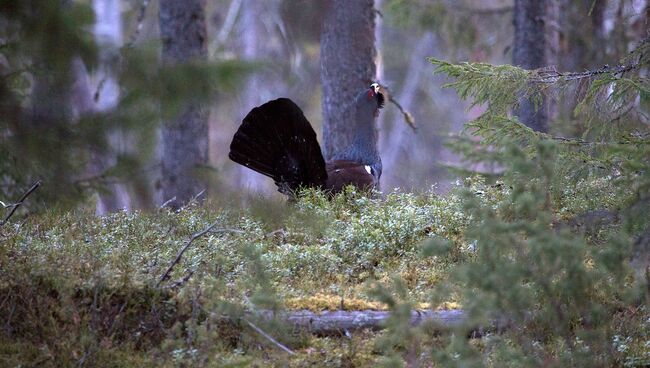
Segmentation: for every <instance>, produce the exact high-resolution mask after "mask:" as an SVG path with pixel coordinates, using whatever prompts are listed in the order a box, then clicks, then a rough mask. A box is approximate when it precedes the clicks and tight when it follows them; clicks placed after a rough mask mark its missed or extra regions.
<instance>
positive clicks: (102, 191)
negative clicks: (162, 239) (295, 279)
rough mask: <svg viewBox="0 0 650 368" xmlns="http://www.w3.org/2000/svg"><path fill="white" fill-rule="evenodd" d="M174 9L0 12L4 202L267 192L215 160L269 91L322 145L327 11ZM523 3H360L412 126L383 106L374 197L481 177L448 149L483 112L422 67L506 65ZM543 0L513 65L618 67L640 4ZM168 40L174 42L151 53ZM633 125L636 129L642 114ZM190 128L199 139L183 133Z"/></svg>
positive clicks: (637, 27) (285, 3)
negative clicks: (527, 46)
mask: <svg viewBox="0 0 650 368" xmlns="http://www.w3.org/2000/svg"><path fill="white" fill-rule="evenodd" d="M173 3H174V2H173V1H162V2H159V1H148V0H137V1H136V0H93V1H81V0H80V1H71V0H68V1H63V0H62V1H36V0H33V1H5V0H3V1H1V2H0V4H1V5H0V75H1V76H2V84H1V85H0V98H1V100H2V105H0V108H1V111H0V116H1V117H0V124H1V125H0V129H1V131H2V135H0V139H1V142H2V144H1V148H0V155H1V157H2V160H1V162H0V198H2V200H3V201H5V202H10V201H11V199H12V198H17V197H18V196H19V195H20V193H22V192H24V191H25V189H26V188H28V187H29V185H30V184H31V183H32V182H33V181H34V180H37V179H40V180H42V181H43V183H44V185H43V187H42V188H41V189H39V192H40V193H39V196H38V204H37V203H31V204H30V205H31V206H32V207H34V206H36V205H38V206H41V207H51V206H54V205H56V206H64V207H69V206H71V205H75V204H78V203H80V202H83V203H90V202H88V201H89V200H94V201H95V202H96V203H97V213H99V214H103V213H107V212H112V211H115V210H116V209H120V208H126V209H131V208H152V207H157V206H160V205H161V204H163V203H165V202H167V201H169V200H171V199H173V198H175V197H176V194H178V195H179V196H180V197H183V199H184V200H187V199H188V198H187V197H188V196H191V195H190V194H187V193H190V192H192V193H193V194H192V195H194V196H196V195H199V196H202V195H206V193H209V195H210V196H223V197H226V196H227V194H226V193H230V192H238V193H257V192H261V193H263V194H264V195H268V196H270V195H274V194H273V193H274V192H275V186H274V185H273V183H272V181H271V180H267V178H265V177H262V176H261V175H258V174H256V173H254V172H252V171H250V170H248V169H245V168H243V167H241V166H239V165H235V164H233V163H232V162H231V161H230V160H228V158H227V152H228V145H229V142H230V139H231V138H232V135H233V133H234V131H235V130H236V128H237V127H238V125H239V124H240V122H241V119H242V118H243V116H244V115H245V114H246V113H247V112H248V111H249V110H250V109H251V108H252V107H254V106H257V105H259V104H261V103H263V102H265V101H267V100H270V99H274V98H277V97H281V96H285V97H289V98H291V99H293V100H294V101H296V102H297V104H298V105H299V106H301V107H302V109H303V110H304V111H305V114H306V116H307V117H308V119H309V120H310V121H311V123H312V124H313V125H314V127H315V130H316V131H317V132H318V134H319V140H320V141H321V142H323V137H320V135H321V131H322V130H321V122H322V113H321V111H322V110H321V106H322V103H321V102H322V101H324V100H322V98H323V96H322V88H321V66H320V65H321V64H320V61H319V55H320V43H319V42H320V39H321V37H322V33H321V32H322V31H321V23H322V22H323V19H324V14H325V12H326V7H327V4H328V3H329V2H328V1H307V0H268V1H259V0H214V1H206V2H203V1H191V2H180V3H182V4H184V5H181V6H185V7H189V8H192V9H190V10H189V11H185V14H190V15H192V14H194V15H193V16H194V18H192V19H194V20H196V22H195V23H196V27H195V28H194V29H181V28H174V27H175V25H174V21H175V18H174V17H178V16H179V14H181V13H179V12H176V13H174V11H176V10H174V6H177V7H178V5H174V4H173ZM516 3H519V5H517V4H516ZM522 3H526V2H525V1H524V2H519V1H515V2H514V3H513V1H508V0H482V1H479V0H474V1H472V0H462V1H446V0H440V1H425V0H413V1H404V0H377V1H375V2H374V9H375V11H376V16H375V24H374V30H370V31H373V32H374V34H375V38H376V43H375V45H376V49H377V57H376V66H377V72H376V79H377V80H378V81H380V82H381V83H382V85H384V86H386V87H388V89H389V94H390V95H391V97H392V98H394V99H395V100H396V101H397V102H398V103H400V104H401V105H402V106H403V109H404V110H406V111H407V112H408V113H410V114H412V117H413V119H414V121H415V123H416V124H417V130H413V129H411V128H410V127H409V125H408V124H405V118H404V116H403V115H402V113H401V112H400V111H399V110H398V109H397V108H396V105H394V104H389V105H388V108H386V109H385V110H384V111H383V112H382V114H381V115H380V121H379V131H380V153H381V156H382V159H383V162H384V167H385V170H384V176H383V177H382V189H383V190H384V191H390V190H392V189H393V188H396V187H400V188H402V189H404V190H408V191H416V192H417V191H426V190H428V189H429V187H430V186H431V185H436V187H437V189H436V190H437V191H439V192H446V191H447V189H448V188H449V184H450V183H451V182H453V181H454V180H455V177H454V176H453V175H452V173H451V172H450V170H449V168H450V167H452V168H456V169H472V170H479V171H484V172H489V171H490V170H492V169H493V168H490V167H484V166H470V165H469V164H468V163H466V162H462V161H460V160H459V159H458V157H457V156H455V155H454V154H452V153H450V152H449V151H448V150H447V149H446V148H445V146H444V144H445V141H446V140H447V139H448V138H449V137H450V136H453V135H456V134H458V133H459V132H460V131H461V130H462V126H463V123H464V122H466V121H468V120H471V119H473V118H475V117H477V116H479V115H480V113H481V112H482V111H483V109H484V106H475V107H472V108H470V109H468V106H469V105H468V104H467V103H465V102H461V101H460V99H459V98H458V97H457V95H456V93H455V92H454V91H452V90H450V89H444V88H442V85H443V84H444V82H445V80H444V78H443V77H441V76H434V75H433V74H432V72H431V69H430V68H429V67H428V65H429V64H428V63H427V60H426V57H435V58H436V59H442V60H449V61H470V62H488V63H493V64H510V63H513V57H514V58H516V57H517V55H514V54H513V53H516V50H517V49H519V50H521V49H522V47H523V46H521V45H522V44H521V43H520V44H519V45H517V43H516V42H515V41H516V37H515V33H516V32H515V24H516V22H515V20H516V16H517V13H516V12H517V8H516V6H520V7H521V6H525V5H521V4H522ZM532 3H535V2H532ZM541 3H544V4H546V3H548V4H546V5H544V6H547V7H549V8H548V9H543V11H544V12H547V14H546V15H545V18H544V19H546V23H545V24H544V26H543V27H542V34H543V37H542V38H541V40H542V41H541V42H537V41H536V42H537V44H538V46H539V47H538V49H539V48H541V49H542V50H543V56H542V57H537V59H536V60H537V61H535V60H532V64H530V62H531V60H525V57H524V59H522V58H521V56H520V57H519V60H515V62H514V63H515V64H517V65H522V66H524V67H526V68H529V69H534V68H538V67H545V66H548V65H554V66H555V68H556V70H558V71H578V72H579V71H584V70H597V69H599V68H602V67H603V66H604V65H616V64H617V62H618V60H620V59H621V58H622V57H623V56H625V55H626V54H627V53H628V52H629V51H630V50H631V49H632V48H633V47H634V45H635V44H636V43H638V41H639V40H641V39H643V38H644V37H646V36H647V28H648V26H647V25H648V17H650V10H649V9H650V8H649V7H648V6H649V5H648V1H645V0H595V1H594V0H579V1H567V0H558V1H550V2H540V4H541ZM188 4H191V5H188ZM341 4H342V3H337V5H341ZM161 6H163V7H164V8H163V9H161ZM341 6H343V5H341ZM519 11H520V12H521V9H519ZM192 12H194V13H192ZM520 24H521V23H520ZM544 27H545V28H544ZM522 34H523V33H522ZM161 35H163V36H164V37H161ZM349 37H355V35H349ZM174 38H176V39H174ZM166 39H173V40H172V41H173V42H176V45H181V46H170V47H168V48H165V42H166V41H164V40H166ZM193 39H195V40H199V41H196V42H194V44H193V41H192V40H193ZM161 40H163V41H161ZM172 41H170V44H171V43H173V42H172ZM537 51H539V50H537ZM525 52H526V53H528V54H530V52H535V51H534V50H533V51H530V50H528V51H525ZM520 53H521V52H520ZM534 58H535V57H533V59H534ZM178 60H180V61H186V62H180V63H178V62H175V61H178ZM528 64H530V65H528ZM328 93H332V92H328ZM334 93H336V92H334ZM551 103H552V105H553V106H552V107H551V110H550V112H551V114H553V116H552V118H553V121H555V122H557V123H556V124H555V125H553V126H551V127H550V129H551V130H553V131H556V132H559V133H561V134H562V135H565V136H568V137H579V136H580V135H581V134H582V133H584V130H585V129H586V128H585V127H584V126H582V127H581V125H580V124H565V122H569V121H570V120H572V119H574V116H572V111H573V107H574V106H572V103H573V102H572V101H571V98H562V101H558V100H557V99H556V100H555V101H553V102H551ZM630 109H631V110H632V109H635V107H634V106H632V107H630ZM637 115H638V116H639V117H640V118H641V119H643V120H644V121H645V123H646V124H647V123H648V118H647V116H646V115H644V114H637ZM174 119H176V120H174ZM192 119H198V120H192ZM202 119H203V120H202ZM205 119H207V125H205V124H204V123H203V121H204V120H205ZM170 121H186V122H187V123H186V124H188V125H186V126H184V128H183V129H184V130H190V131H192V133H191V134H189V135H187V136H185V137H184V138H182V137H181V138H178V139H181V140H179V141H175V143H174V145H176V146H185V147H186V148H177V149H176V150H173V149H171V150H166V149H164V146H165V145H164V144H162V142H164V141H165V140H166V139H172V138H170V137H172V136H173V134H172V135H170V134H171V133H169V132H170V131H171V130H170V129H165V128H164V127H165V126H168V127H169V126H171V125H170V124H169V122H170ZM163 122H168V123H167V124H164V123H163ZM194 122H197V123H196V124H198V125H196V126H200V127H199V128H196V129H194V130H193V128H192V129H190V128H191V127H192V126H194V125H195V124H194ZM197 129H198V130H197ZM543 129H544V130H548V129H549V127H544V128H543ZM182 139H185V141H183V140H182ZM206 139H207V140H206ZM169 142H171V141H169ZM321 145H322V143H321ZM167 146H170V144H168V145H167ZM187 147H189V148H187ZM188 150H189V151H188ZM192 150H193V151H192ZM206 152H207V153H206ZM185 155H189V156H185ZM179 162H180V163H179ZM183 162H185V163H183ZM166 163H167V164H166ZM175 163H179V165H181V166H182V165H186V166H189V167H192V169H191V174H188V173H185V174H183V175H185V176H191V177H192V178H193V179H192V180H195V182H193V183H190V184H181V183H169V182H167V181H168V180H169V177H170V176H173V175H171V174H170V171H169V170H174V169H173V168H170V167H171V166H173V165H176V164H175ZM166 165H167V166H166ZM165 170H167V171H165ZM174 185H176V186H182V185H189V187H188V188H186V189H179V190H180V191H181V192H182V191H183V190H185V192H187V193H186V194H179V193H180V192H178V193H177V192H176V191H174V190H166V189H165V188H168V187H170V186H174ZM203 189H205V190H207V192H205V193H201V191H202V190H203ZM278 195H279V194H278ZM178 199H179V200H180V199H181V198H178ZM35 201H36V200H35Z"/></svg>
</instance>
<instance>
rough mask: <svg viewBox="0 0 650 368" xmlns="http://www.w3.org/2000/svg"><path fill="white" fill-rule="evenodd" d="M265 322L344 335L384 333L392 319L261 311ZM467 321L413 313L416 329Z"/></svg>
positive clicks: (367, 313)
mask: <svg viewBox="0 0 650 368" xmlns="http://www.w3.org/2000/svg"><path fill="white" fill-rule="evenodd" d="M259 314H260V315H261V316H262V317H263V318H277V319H279V320H283V321H286V322H287V323H288V324H290V325H292V326H293V327H295V328H296V329H298V330H302V331H306V332H309V333H313V334H317V335H332V334H337V335H338V334H342V333H345V332H352V331H357V330H363V329H371V330H380V329H383V328H384V327H385V321H386V320H387V319H388V317H390V314H391V312H390V311H375V310H363V311H344V310H338V311H323V312H312V311H309V310H300V311H291V312H279V313H273V312H271V311H261V312H259ZM466 319H467V316H466V313H465V312H464V311H463V310H461V309H452V310H413V311H411V318H410V322H411V325H413V326H418V325H421V324H423V323H431V324H432V325H434V326H436V327H438V328H440V329H441V330H446V329H453V328H455V327H458V326H460V325H462V324H463V323H464V322H465V320H466Z"/></svg>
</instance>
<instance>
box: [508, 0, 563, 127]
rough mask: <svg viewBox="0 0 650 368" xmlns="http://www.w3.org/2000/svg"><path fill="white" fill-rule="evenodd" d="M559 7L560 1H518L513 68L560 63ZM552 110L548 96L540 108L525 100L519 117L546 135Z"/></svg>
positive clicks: (532, 67)
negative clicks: (558, 58) (557, 59)
mask: <svg viewBox="0 0 650 368" xmlns="http://www.w3.org/2000/svg"><path fill="white" fill-rule="evenodd" d="M558 5H559V4H558V2H557V0H515V9H514V18H513V23H514V27H515V39H514V45H513V64H514V65H516V66H520V67H522V68H524V69H529V70H532V69H538V68H542V67H546V66H550V65H555V64H556V63H557V61H556V57H557V49H558V47H559V26H558V17H559V8H558ZM550 108H551V106H550V104H549V100H548V98H546V97H545V98H543V99H542V101H541V103H540V104H539V105H536V104H535V103H534V102H533V101H531V100H529V99H522V100H521V101H520V104H519V108H518V109H517V111H516V115H517V116H518V117H519V120H520V121H521V122H522V123H524V124H526V125H527V126H529V127H530V128H532V129H534V130H536V131H540V132H547V131H548V119H549V114H550V113H551V111H549V110H550Z"/></svg>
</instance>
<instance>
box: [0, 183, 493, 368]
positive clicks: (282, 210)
mask: <svg viewBox="0 0 650 368" xmlns="http://www.w3.org/2000/svg"><path fill="white" fill-rule="evenodd" d="M481 193H482V195H481V198H482V199H481V200H483V201H484V202H485V204H486V205H491V204H493V203H497V201H499V200H500V199H501V198H503V196H504V195H505V193H504V189H503V188H502V187H500V186H483V187H482V188H481ZM469 221H470V218H469V217H468V215H467V214H466V213H465V212H464V211H463V209H462V200H461V197H460V196H459V195H458V194H457V193H456V192H454V191H452V192H451V193H450V194H448V195H445V196H439V195H436V194H434V192H433V190H431V191H429V192H426V193H421V194H408V193H392V194H387V195H384V196H382V197H380V198H374V199H373V198H368V197H366V196H364V195H361V194H359V193H355V192H354V191H353V190H349V191H348V192H346V193H345V194H343V195H339V196H337V197H335V198H334V199H333V200H331V201H330V200H328V199H327V198H326V197H325V196H323V195H322V194H320V193H317V192H308V193H305V195H304V196H303V198H302V199H300V200H298V201H297V202H295V203H288V202H286V201H284V200H282V201H280V200H277V201H273V200H262V199H249V202H248V203H247V205H246V209H241V207H240V208H238V207H235V206H232V205H230V204H223V203H211V202H204V203H202V204H196V203H195V204H190V205H188V206H186V207H184V208H182V209H180V210H179V211H172V210H169V209H166V208H163V209H160V210H158V211H154V212H138V211H134V212H128V213H127V212H119V213H115V214H112V215H109V216H104V217H96V216H94V214H93V213H92V212H91V211H84V210H78V211H73V212H67V213H64V214H61V213H59V212H57V211H52V212H51V213H48V214H43V215H38V216H32V217H28V218H26V219H24V220H18V219H17V220H16V221H14V222H12V223H9V224H7V225H6V226H4V227H0V238H1V240H2V244H3V245H2V247H0V266H1V267H0V314H1V315H3V316H4V317H3V322H2V323H3V324H2V326H1V327H0V328H2V329H3V331H2V333H1V334H0V365H2V366H71V365H76V366H84V365H86V366H102V367H109V366H115V367H124V366H138V367H140V366H250V365H252V366H260V367H261V366H268V365H275V366H286V365H288V366H367V365H371V364H374V363H373V362H376V361H378V359H380V358H381V355H382V352H385V349H384V347H385V346H386V345H390V344H391V343H390V341H387V338H388V337H387V336H386V334H385V332H377V331H355V332H353V333H351V334H350V333H345V332H343V333H341V334H340V335H338V336H314V335H312V334H306V333H297V332H296V331H292V329H291V326H287V325H283V324H282V323H281V321H276V320H268V319H259V318H258V319H254V316H250V314H249V313H250V312H251V311H255V310H276V311H282V310H284V311H295V310H305V309H307V310H312V311H323V310H340V309H344V310H368V309H371V310H386V309H388V308H389V307H390V308H395V305H391V304H392V303H394V302H395V300H399V301H400V302H406V301H407V302H408V303H409V304H408V305H409V306H411V307H413V308H417V309H451V308H461V307H462V305H461V304H460V303H459V302H460V297H459V296H457V295H456V294H455V293H454V292H453V291H451V292H447V293H445V294H444V297H442V298H441V297H440V295H438V294H436V293H435V292H433V290H435V289H436V288H437V287H439V286H440V285H442V284H444V281H445V280H447V279H448V278H449V277H450V274H451V273H452V270H453V268H454V266H455V265H458V264H462V263H464V262H468V261H471V260H472V258H473V257H474V256H475V249H474V248H475V244H474V243H473V242H472V241H468V240H467V239H465V237H464V233H465V229H466V227H467V226H468V223H469ZM443 239H444V244H445V247H447V249H446V251H445V252H444V255H442V256H438V255H435V254H436V252H431V249H432V248H435V247H436V246H439V245H440V244H442V243H443ZM184 248H186V251H185V252H184V253H183V254H182V257H180V258H178V255H179V252H180V251H181V250H182V249H184ZM170 266H171V269H170ZM167 271H169V273H168V274H169V277H163V275H165V274H166V273H167ZM389 295H396V296H394V297H391V296H389ZM250 321H252V322H250ZM253 322H254V323H253ZM265 335H266V336H265ZM427 339H428V341H424V340H423V341H421V344H422V346H431V344H435V341H434V340H435V339H437V334H435V333H432V334H430V335H428V336H427V337H426V338H425V340H427ZM474 343H475V344H481V343H482V342H481V341H480V339H477V341H476V342H474ZM283 348H287V349H290V350H291V351H293V352H294V353H295V355H292V354H290V353H287V352H285V351H284V350H283ZM404 354H405V356H407V358H406V359H407V360H408V355H409V354H411V353H409V352H405V353H404ZM413 354H414V353H413ZM415 359H417V358H415Z"/></svg>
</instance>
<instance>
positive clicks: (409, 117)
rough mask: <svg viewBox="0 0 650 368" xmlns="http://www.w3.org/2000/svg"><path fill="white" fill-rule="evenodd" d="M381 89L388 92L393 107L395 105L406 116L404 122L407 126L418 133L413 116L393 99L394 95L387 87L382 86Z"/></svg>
mask: <svg viewBox="0 0 650 368" xmlns="http://www.w3.org/2000/svg"><path fill="white" fill-rule="evenodd" d="M381 88H382V89H384V90H386V92H387V93H388V101H390V102H391V103H392V104H393V105H395V107H397V109H398V110H399V111H400V112H401V113H402V115H404V121H405V122H406V124H408V126H410V127H411V129H413V131H417V130H418V127H417V125H415V118H413V115H412V114H411V113H410V112H408V111H406V110H404V107H402V105H401V104H400V103H399V102H398V101H397V100H396V99H394V98H393V94H392V93H391V91H390V89H389V88H388V87H387V86H385V85H383V84H382V85H381Z"/></svg>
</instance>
